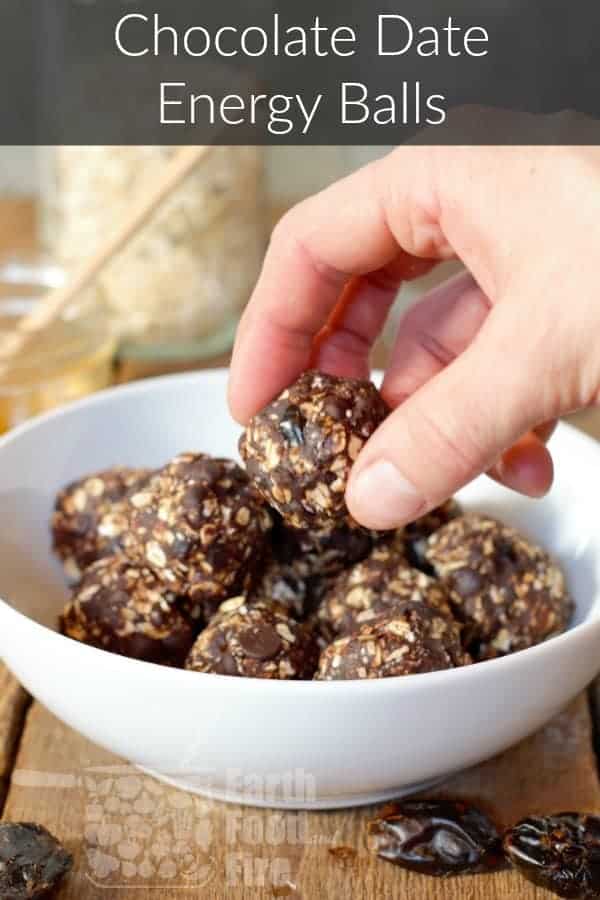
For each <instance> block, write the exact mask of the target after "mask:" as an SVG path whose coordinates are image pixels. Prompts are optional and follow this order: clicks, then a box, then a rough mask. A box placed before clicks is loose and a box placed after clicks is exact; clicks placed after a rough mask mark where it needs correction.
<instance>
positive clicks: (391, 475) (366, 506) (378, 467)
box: [348, 459, 425, 529]
mask: <svg viewBox="0 0 600 900" xmlns="http://www.w3.org/2000/svg"><path fill="white" fill-rule="evenodd" d="M348 502H349V505H350V512H351V513H352V515H353V516H354V518H355V519H358V521H359V522H360V523H361V524H362V525H365V526H366V527H367V528H378V529H384V528H397V527H398V526H400V525H403V524H404V523H405V522H410V521H411V520H412V519H415V518H416V517H417V516H418V515H419V513H420V512H421V510H422V509H423V508H424V506H425V500H424V498H423V497H422V496H421V494H420V493H419V491H417V489H416V488H415V486H414V485H413V484H411V483H410V481H407V480H406V478H405V477H404V476H403V475H401V474H400V472H399V471H398V469H397V468H396V466H395V465H394V464H393V463H391V462H390V461H389V460H387V459H380V460H377V461H376V462H373V463H371V464H370V465H368V466H367V467H366V468H365V469H363V470H362V471H361V472H359V473H358V474H357V475H356V476H355V477H354V478H353V479H352V481H351V483H350V490H349V496H348Z"/></svg>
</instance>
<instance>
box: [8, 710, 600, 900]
mask: <svg viewBox="0 0 600 900" xmlns="http://www.w3.org/2000/svg"><path fill="white" fill-rule="evenodd" d="M490 715H493V710H490ZM158 727H160V723H158V722H157V728H158ZM590 730H591V724H590V717H589V712H588V706H587V702H586V699H585V697H584V696H582V697H580V698H579V699H578V700H577V701H576V702H575V703H574V705H573V706H572V707H571V708H570V709H569V710H567V711H566V712H564V713H563V714H562V715H560V716H559V717H558V718H556V719H555V720H554V721H553V722H552V723H551V724H549V725H548V726H547V727H546V728H545V729H543V730H542V731H541V732H539V733H538V734H537V735H535V736H534V737H532V738H530V739H528V740H526V741H524V742H522V743H521V744H520V745H519V746H517V747H515V748H513V749H511V750H510V751H508V752H507V753H505V754H503V755H502V756H500V757H498V758H496V759H494V760H493V761H490V762H488V763H485V764H484V765H481V766H478V767H477V768H475V769H472V770H470V771H469V772H467V773H464V774H461V775H459V776H457V777H455V778H453V779H452V780H450V781H449V782H448V783H447V784H446V785H444V786H443V790H444V791H448V792H451V793H456V794H459V795H461V796H464V797H468V798H472V799H473V800H483V801H485V802H486V804H488V805H491V806H493V807H494V809H495V810H496V812H497V814H498V816H499V819H500V820H501V821H503V822H506V823H510V822H513V821H515V820H516V819H518V818H519V817H521V816H523V815H525V814H527V813H528V812H532V811H539V812H549V811H558V810H561V809H564V808H572V807H575V808H585V809H591V810H600V787H599V784H598V779H597V777H596V764H595V757H594V754H593V752H592V749H591V735H590ZM372 814H373V809H372V808H368V809H358V810H344V811H341V812H331V813H305V812H300V813H295V812H276V811H272V810H258V809H253V808H246V809H244V808H242V807H239V806H234V805H228V804H222V803H216V802H212V801H208V800H203V799H202V798H195V797H190V796H188V795H186V794H183V793H181V792H179V791H176V790H173V789H172V788H168V787H165V786H163V785H161V784H159V783H158V782H156V781H155V780H154V779H152V778H150V777H148V776H145V775H141V774H140V773H138V772H137V771H136V770H135V769H133V768H132V767H130V766H126V765H124V764H122V763H121V762H120V761H119V760H117V759H116V758H115V757H113V756H111V755H110V754H109V753H107V752H105V751H103V750H101V749H100V748H98V747H96V746H94V745H93V744H91V743H89V742H88V741H86V740H85V739H84V738H82V737H80V736H79V735H77V734H75V732H73V731H71V730H70V729H69V728H67V727H66V726H65V725H63V724H61V723H60V722H59V721H58V720H57V719H55V718H54V717H53V716H52V715H50V713H49V712H47V710H45V709H44V708H43V707H42V706H40V705H39V704H37V703H36V704H34V705H33V707H32V709H31V711H30V713H29V715H28V717H27V723H26V727H25V730H24V733H23V738H22V741H21V746H20V749H19V753H18V756H17V759H16V764H15V769H14V772H13V780H12V786H11V788H10V791H9V794H8V798H7V802H6V807H5V810H4V818H5V819H7V820H32V819H33V820H37V821H40V822H43V823H44V824H45V825H46V826H47V827H48V828H49V829H50V830H51V831H52V832H54V833H55V834H57V835H59V836H60V837H61V838H62V839H63V840H64V841H65V843H66V845H67V846H68V848H69V849H70V850H71V851H72V852H73V854H74V855H75V860H76V862H75V868H74V871H73V873H72V875H71V876H70V878H69V880H68V881H67V882H66V883H65V885H64V887H63V889H62V890H61V892H60V894H59V897H60V900H92V898H102V897H106V896H110V897H112V896H115V897H119V898H120V897H122V898H123V900H129V898H132V900H134V898H136V900H154V898H156V897H157V896H159V897H160V898H164V900H176V898H179V897H181V896H182V895H184V896H185V895H188V896H192V895H193V896H194V897H201V898H206V900H222V898H229V897H231V898H250V897H251V898H257V900H258V898H262V897H274V896H289V897H296V898H300V897H301V898H304V900H321V898H328V900H329V898H331V900H338V898H339V900H346V898H350V897H351V898H353V900H362V898H364V900H382V898H392V897H399V898H410V900H421V898H428V900H429V898H430V900H442V898H443V900H459V898H460V900H492V898H502V900H541V898H543V897H545V896H549V895H547V894H546V893H545V892H544V891H540V890H536V889H534V888H533V887H532V886H531V885H529V884H528V883H527V882H524V881H523V880H522V879H521V878H520V877H519V876H518V875H516V874H515V873H513V872H502V873H500V874H497V875H494V876H478V877H470V878H458V879H452V880H448V881H439V880H436V879H425V878H422V877H419V876H415V875H411V874H408V873H406V872H404V871H402V870H400V869H398V868H397V867H395V866H393V865H391V864H389V863H385V862H383V861H381V860H378V859H377V858H375V857H374V856H373V855H372V854H371V853H370V852H369V851H368V850H367V848H366V845H365V840H364V838H365V824H366V822H367V821H368V820H369V819H370V818H371V817H372ZM339 847H344V848H349V849H348V850H346V851H345V853H344V856H343V857H342V858H340V857H339V856H338V855H336V854H332V853H331V852H330V850H331V848H339Z"/></svg>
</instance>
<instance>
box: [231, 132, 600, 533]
mask: <svg viewBox="0 0 600 900" xmlns="http://www.w3.org/2000/svg"><path fill="white" fill-rule="evenodd" d="M598 246H600V149H599V148H580V149H573V148H560V147H554V148H540V147H537V148H509V147H506V148H498V147H489V148H474V147H455V148H451V147H447V148H436V147H403V148H400V149H398V150H396V151H394V152H393V153H391V154H390V155H389V156H387V157H385V158H384V159H382V160H380V161H377V162H375V163H373V164H371V165H369V166H367V167H365V168H364V169H362V170H360V171H359V172H357V173H355V174H354V175H352V176H350V177H349V178H346V179H344V180H342V181H340V182H338V183H336V184H335V185H333V186H332V187H330V188H329V189H327V190H326V191H323V192H322V193H321V194H318V195H317V196H315V197H313V198H311V199H309V200H307V201H305V202H303V203H301V204H300V205H299V206H297V207H296V208H295V209H293V210H292V211H291V212H290V213H288V214H287V215H286V216H285V217H284V219H283V220H282V221H281V223H280V224H279V226H278V227H277V229H276V230H275V233H274V235H273V239H272V242H271V246H270V249H269V252H268V254H267V257H266V260H265V264H264V268H263V272H262V275H261V278H260V280H259V283H258V285H257V288H256V291H255V294H254V296H253V298H252V300H251V302H250V304H249V306H248V308H247V310H246V313H245V315H244V317H243V320H242V323H241V325H240V329H239V332H238V339H237V342H236V347H235V352H234V358H233V363H232V372H231V383H230V400H231V407H232V410H233V413H234V415H235V416H236V418H238V419H239V420H240V421H241V422H245V421H247V419H248V418H249V417H250V416H251V415H252V414H253V413H255V412H256V411H257V410H258V409H259V408H261V407H262V406H264V404H265V403H267V402H268V401H269V400H271V399H272V398H273V397H274V396H275V395H276V394H277V393H278V392H279V391H281V390H282V388H284V387H285V386H287V385H289V384H290V383H291V382H292V381H293V380H294V379H295V378H296V377H297V376H298V375H299V373H300V372H301V371H303V370H304V369H305V368H306V367H307V365H308V364H309V361H310V358H311V350H312V347H313V341H314V338H315V335H316V334H317V333H318V332H319V331H320V329H321V328H322V327H323V325H324V323H325V322H326V320H327V318H328V316H329V314H330V313H331V310H332V309H333V308H334V306H335V304H336V301H337V299H338V297H339V294H340V291H341V290H342V288H343V286H344V284H345V283H346V282H347V280H348V278H349V277H350V276H353V275H357V274H359V275H363V276H365V277H364V279H363V282H362V285H363V286H362V288H361V290H360V291H359V292H358V293H357V295H356V296H355V298H354V299H353V301H352V302H351V304H350V305H349V306H348V307H347V308H346V311H345V314H344V315H343V317H342V319H341V321H339V322H338V323H337V330H335V331H334V332H333V333H331V334H330V335H329V336H328V337H327V339H326V340H325V341H324V342H323V343H322V345H321V347H320V353H319V359H318V367H319V368H321V369H322V370H324V371H326V372H330V373H334V374H338V375H345V376H353V377H366V376H367V374H368V355H369V351H370V348H371V345H372V344H373V342H374V340H375V338H376V337H377V335H378V333H379V331H380V329H381V328H382V326H383V324H384V321H385V318H386V315H387V313H388V311H389V308H390V306H391V304H392V302H393V299H394V296H395V293H396V288H397V284H398V263H397V261H398V258H399V257H401V256H402V254H405V253H408V254H411V255H413V256H416V257H419V258H421V259H423V260H429V259H435V260H443V259H450V258H453V257H458V258H460V259H461V260H462V261H463V263H464V264H465V266H466V267H467V269H468V270H469V272H470V273H471V275H465V276H460V277H459V278H457V279H455V280H453V281H452V282H449V283H448V284H446V285H443V286H442V287H440V288H438V289H436V290H435V291H433V292H432V293H431V294H429V295H428V296H426V297H425V298H424V299H423V300H422V301H421V302H420V303H419V304H418V305H417V306H416V307H414V308H413V309H412V310H411V311H409V313H408V314H407V315H406V316H405V318H404V319H403V321H402V322H401V325H400V328H399V332H398V336H397V339H396V344H395V347H394V351H393V354H392V360H391V363H390V366H389V369H388V371H387V373H386V376H385V380H384V385H383V389H382V392H383V396H384V398H385V399H386V401H387V402H388V404H389V405H390V406H391V407H392V408H393V410H394V411H393V412H392V414H391V415H390V416H389V417H388V418H387V419H386V420H385V422H384V423H383V424H382V425H381V426H380V427H379V428H378V429H377V431H376V432H375V433H374V434H373V436H372V437H371V438H370V440H369V441H368V442H367V444H366V446H365V447H364V449H363V450H362V452H361V453H360V455H359V457H358V459H357V461H356V463H355V465H354V467H353V471H352V475H351V478H350V482H349V485H348V489H347V501H348V506H349V508H350V511H351V513H352V514H353V515H354V516H355V518H356V519H357V520H358V521H360V522H361V523H362V524H364V525H366V526H369V527H374V528H389V527H393V526H397V525H401V524H403V523H404V522H406V521H409V520H411V519H413V518H415V517H416V516H417V515H420V514H422V513H424V512H425V511H427V510H428V509H431V508H432V507H434V506H435V505H437V504H438V503H440V502H441V501H442V500H444V499H445V498H446V497H448V496H449V495H450V494H451V493H453V492H454V491H455V490H456V489H457V488H459V487H460V486H461V485H463V484H465V483H466V482H468V481H469V480H470V479H472V478H474V477H475V476H476V475H478V474H480V473H481V472H484V471H488V470H490V469H492V468H493V467H494V466H497V468H496V471H495V474H496V476H497V477H500V478H501V479H502V480H503V481H504V482H505V483H507V484H508V485H510V486H511V487H513V488H515V489H517V490H520V491H522V492H523V493H526V494H530V495H532V496H539V495H541V494H543V493H544V492H545V491H546V490H547V489H548V488H549V486H550V484H551V481H552V462H551V458H550V456H549V454H548V451H547V450H546V449H545V447H544V446H543V444H542V443H541V441H540V440H538V439H537V437H536V436H535V435H534V434H533V433H531V430H532V429H534V428H537V429H538V433H539V434H540V436H541V438H542V440H545V439H546V438H547V436H548V434H549V431H550V430H551V426H546V425H545V424H544V423H547V422H551V421H552V420H553V419H555V418H556V417H558V416H560V415H562V414H564V413H566V412H569V411H572V410H574V409H577V408H581V407H585V406H589V405H592V404H594V403H596V402H597V397H598V390H599V387H600V354H599V353H598V351H597V335H598V332H599V327H600V305H599V304H598V302H597V299H596V294H597V283H598V274H597V256H598ZM471 276H472V277H471ZM523 435H526V437H525V438H523ZM517 442H520V443H519V445H518V447H517V448H516V449H514V450H511V451H509V452H508V453H506V451H507V449H508V448H510V447H511V446H512V445H514V444H516V443H517ZM503 454H505V455H504V457H503Z"/></svg>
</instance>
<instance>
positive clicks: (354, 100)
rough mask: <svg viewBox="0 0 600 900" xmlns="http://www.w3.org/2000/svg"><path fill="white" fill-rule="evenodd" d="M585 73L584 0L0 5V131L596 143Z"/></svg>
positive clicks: (595, 34) (82, 138)
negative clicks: (416, 135) (0, 105)
mask: <svg viewBox="0 0 600 900" xmlns="http://www.w3.org/2000/svg"><path fill="white" fill-rule="evenodd" d="M599 76H600V5H599V4H597V3H593V2H591V0H590V2H586V3H582V2H578V0H570V2H567V0H564V2H553V0H485V2H483V3H482V2H481V0H478V2H459V0H457V2H448V0H437V2H432V0H382V2H380V3H375V2H373V0H346V2H343V3H342V2H338V0H326V2H319V3H316V2H312V0H308V2H307V0H296V2H292V0H216V2H215V0H211V2H210V3H209V2H206V0H168V2H167V0H165V2H161V0H95V2H94V0H3V3H2V6H1V8H0V85H1V87H0V91H1V97H2V100H1V103H2V110H1V111H2V119H1V121H2V128H3V135H2V138H1V143H4V144H185V143H190V144H204V143H212V142H216V143H222V144H267V143H268V144H303V143H305V144H361V143H362V144H397V143H401V142H403V141H406V140H409V139H411V138H413V137H414V135H415V134H418V135H419V136H420V139H423V138H424V139H425V140H427V141H430V142H435V143H440V144H442V143H547V144H551V143H568V142H571V143H600V139H598V135H597V126H596V122H595V117H596V116H597V115H599V114H600V99H599V94H600V91H599V89H598V87H599V84H600V77H599ZM482 107H483V108H491V109H492V110H499V111H501V112H498V113H496V114H493V115H492V114H490V113H489V112H487V111H484V110H482Z"/></svg>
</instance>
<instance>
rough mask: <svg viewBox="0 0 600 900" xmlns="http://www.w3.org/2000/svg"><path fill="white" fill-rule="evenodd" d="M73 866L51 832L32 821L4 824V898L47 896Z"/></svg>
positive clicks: (0, 870)
mask: <svg viewBox="0 0 600 900" xmlns="http://www.w3.org/2000/svg"><path fill="white" fill-rule="evenodd" d="M72 865H73V857H72V856H71V854H70V853H67V851H66V850H64V849H63V848H62V847H61V845H60V844H59V843H58V841H57V840H56V838H54V837H53V836H52V835H51V834H50V832H49V831H47V830H46V829H45V828H43V827H42V826H41V825H34V824H33V823H32V822H3V823H1V824H0V897H2V900H35V898H37V897H46V896H48V895H49V894H50V892H51V891H52V890H53V888H54V887H55V886H56V885H57V884H58V883H59V881H60V880H61V879H62V878H63V876H64V875H66V873H67V872H68V871H69V869H70V868H71V866H72Z"/></svg>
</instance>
